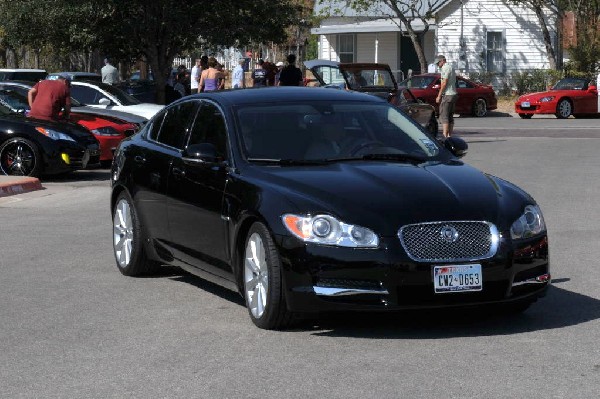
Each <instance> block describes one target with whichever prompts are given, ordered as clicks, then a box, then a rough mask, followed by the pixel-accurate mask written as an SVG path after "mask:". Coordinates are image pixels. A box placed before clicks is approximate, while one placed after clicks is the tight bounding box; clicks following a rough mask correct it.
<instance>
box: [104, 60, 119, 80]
mask: <svg viewBox="0 0 600 399" xmlns="http://www.w3.org/2000/svg"><path fill="white" fill-rule="evenodd" d="M101 72H102V83H106V84H109V85H114V84H115V83H119V70H118V69H117V68H115V67H114V66H112V65H111V63H110V60H109V59H108V58H105V59H104V66H103V67H102V70H101Z"/></svg>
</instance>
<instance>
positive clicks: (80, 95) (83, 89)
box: [71, 85, 104, 104]
mask: <svg viewBox="0 0 600 399" xmlns="http://www.w3.org/2000/svg"><path fill="white" fill-rule="evenodd" d="M71 97H73V98H74V99H76V100H77V101H79V102H80V103H82V104H99V102H100V99H102V98H104V96H103V95H102V94H101V93H100V92H99V91H97V90H94V89H92V88H91V87H87V86H75V85H72V86H71Z"/></svg>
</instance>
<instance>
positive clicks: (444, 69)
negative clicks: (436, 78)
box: [435, 55, 458, 139]
mask: <svg viewBox="0 0 600 399" xmlns="http://www.w3.org/2000/svg"><path fill="white" fill-rule="evenodd" d="M435 63H436V65H437V66H438V67H440V68H441V74H442V84H441V86H440V91H439V93H438V95H437V98H436V99H435V101H436V102H437V103H438V104H440V108H439V114H440V116H439V120H440V123H441V124H442V133H443V135H444V138H445V139H447V138H448V137H450V136H451V135H452V132H453V130H454V106H455V105H456V100H458V92H457V91H456V74H455V73H454V70H453V69H452V67H451V66H450V64H448V63H447V62H446V57H444V56H443V55H438V56H437V57H436V58H435Z"/></svg>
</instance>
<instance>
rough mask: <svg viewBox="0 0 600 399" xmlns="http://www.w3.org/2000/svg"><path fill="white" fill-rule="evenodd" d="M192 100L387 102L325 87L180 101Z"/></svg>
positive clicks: (219, 94) (203, 95) (255, 90)
mask: <svg viewBox="0 0 600 399" xmlns="http://www.w3.org/2000/svg"><path fill="white" fill-rule="evenodd" d="M191 98H206V99H213V100H215V101H217V102H223V103H228V104H229V105H243V104H257V103H280V102H289V101H308V102H309V101H361V102H382V101H383V102H385V100H382V99H380V98H377V97H375V96H372V95H369V94H364V93H358V92H354V91H345V90H339V89H332V88H323V87H287V86H286V87H267V88H250V89H236V90H221V91H214V92H208V93H200V94H194V95H192V96H187V97H183V98H182V99H181V100H179V101H185V100H186V99H191ZM179 101H177V102H179Z"/></svg>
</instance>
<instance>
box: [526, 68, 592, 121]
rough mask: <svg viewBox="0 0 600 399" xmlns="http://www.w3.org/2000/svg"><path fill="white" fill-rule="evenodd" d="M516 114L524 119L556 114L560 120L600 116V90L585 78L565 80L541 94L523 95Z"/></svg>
mask: <svg viewBox="0 0 600 399" xmlns="http://www.w3.org/2000/svg"><path fill="white" fill-rule="evenodd" d="M515 112H516V113H517V114H519V116H520V117H521V118H523V119H529V118H531V117H532V116H533V115H534V114H554V115H556V117H557V118H559V119H564V118H568V117H569V116H571V115H574V116H575V117H578V116H585V115H594V114H598V88H597V87H596V86H595V85H593V84H590V81H589V80H588V79H584V78H564V79H562V80H559V81H558V82H557V83H556V85H554V87H553V88H552V89H550V90H548V91H543V92H540V93H529V94H525V95H522V96H521V97H519V98H518V99H517V101H516V102H515Z"/></svg>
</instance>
